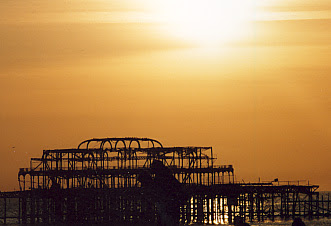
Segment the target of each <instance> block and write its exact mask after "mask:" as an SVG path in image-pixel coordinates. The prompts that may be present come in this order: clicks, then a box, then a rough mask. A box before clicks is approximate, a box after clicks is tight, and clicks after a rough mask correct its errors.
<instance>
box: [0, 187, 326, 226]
mask: <svg viewBox="0 0 331 226" xmlns="http://www.w3.org/2000/svg"><path fill="white" fill-rule="evenodd" d="M320 194H321V195H323V196H325V195H327V194H331V192H320ZM6 215H7V216H9V217H16V219H15V218H7V219H6V225H11V226H16V225H22V224H18V221H17V216H18V199H9V200H7V205H6ZM3 216H4V199H3V198H1V199H0V225H1V224H4V223H5V222H4V219H3ZM301 220H302V221H303V222H304V223H305V225H306V226H319V225H321V226H326V225H328V226H331V217H329V218H327V217H319V218H314V219H308V218H301ZM247 223H248V224H249V225H251V226H268V225H270V226H276V225H278V226H281V225H284V226H285V225H290V226H291V225H292V223H293V219H289V220H281V219H275V221H268V220H266V221H264V222H247ZM28 225H29V224H28ZM34 225H44V224H34ZM59 225H63V224H59ZM102 225H109V224H102ZM131 225H132V224H131ZM191 225H193V226H203V225H207V224H191ZM220 225H229V224H220ZM116 226H117V225H116ZM144 226H149V225H144Z"/></svg>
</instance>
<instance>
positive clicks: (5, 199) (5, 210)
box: [3, 197, 7, 224]
mask: <svg viewBox="0 0 331 226" xmlns="http://www.w3.org/2000/svg"><path fill="white" fill-rule="evenodd" d="M3 201H4V202H3V205H4V213H3V222H4V224H6V223H7V198H6V197H4V198H3Z"/></svg>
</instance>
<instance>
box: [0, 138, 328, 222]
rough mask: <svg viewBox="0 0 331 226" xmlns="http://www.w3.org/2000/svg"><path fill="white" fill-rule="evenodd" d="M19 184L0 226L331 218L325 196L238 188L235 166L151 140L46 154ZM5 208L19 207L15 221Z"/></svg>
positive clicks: (104, 142) (0, 206)
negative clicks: (18, 188) (218, 163)
mask: <svg viewBox="0 0 331 226" xmlns="http://www.w3.org/2000/svg"><path fill="white" fill-rule="evenodd" d="M157 167H159V168H157ZM18 181H19V185H20V190H21V191H19V192H7V193H0V224H1V223H5V224H6V223H7V222H9V221H11V222H10V223H23V224H34V223H45V224H49V223H50V224H59V223H60V224H61V223H64V224H66V223H69V224H75V223H83V224H95V223H109V224H113V225H121V224H122V223H134V224H135V223H143V224H144V223H150V224H152V225H155V224H160V225H162V224H163V225H178V223H181V224H192V223H199V224H203V223H206V224H214V223H215V224H220V223H230V224H231V223H233V222H235V221H236V219H242V220H243V221H264V220H266V219H269V220H272V221H273V220H275V218H282V219H288V218H294V217H298V216H299V217H308V218H312V217H329V216H330V215H331V214H330V213H331V211H330V209H331V208H330V206H331V200H330V196H329V195H328V196H327V199H326V198H323V196H320V195H319V192H317V189H318V186H316V185H300V184H293V183H289V182H288V183H287V184H280V182H279V181H278V180H277V181H274V182H269V183H238V182H235V181H234V169H233V167H232V165H215V158H214V156H213V149H212V148H211V147H163V145H162V144H161V143H160V142H159V141H157V140H154V139H149V138H135V137H127V138H103V139H90V140H86V141H83V142H82V143H80V144H79V145H78V147H77V148H75V149H57V150H44V151H43V154H42V157H41V158H32V159H31V161H30V167H29V168H21V169H20V170H19V173H18ZM2 199H3V202H1V200H2ZM10 202H15V203H17V205H16V206H17V207H18V210H17V211H12V212H15V213H17V215H15V216H13V215H10V214H9V211H8V208H10V205H9V204H8V203H10ZM11 208H12V207H11ZM7 212H8V213H7ZM169 217H170V218H171V219H173V221H172V223H170V222H167V218H168V219H169ZM14 220H17V221H14Z"/></svg>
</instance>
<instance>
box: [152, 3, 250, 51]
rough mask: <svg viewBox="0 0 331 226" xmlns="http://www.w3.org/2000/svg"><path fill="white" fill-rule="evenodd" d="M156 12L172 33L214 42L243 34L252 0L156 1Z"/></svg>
mask: <svg viewBox="0 0 331 226" xmlns="http://www.w3.org/2000/svg"><path fill="white" fill-rule="evenodd" d="M158 13H159V16H160V17H162V20H163V21H164V22H165V23H166V24H167V25H168V31H169V32H170V33H172V34H173V35H175V36H177V37H179V38H181V39H184V40H187V41H192V42H195V43H199V44H203V45H209V44H212V45H214V44H217V43H224V42H228V41H231V40H236V39H240V38H242V36H243V35H244V34H246V33H247V32H248V31H249V29H250V27H249V24H250V23H249V22H250V20H251V18H252V17H253V15H252V14H253V13H254V6H253V1H252V0H176V1H174V0H170V1H169V0H168V1H164V2H161V3H159V12H158Z"/></svg>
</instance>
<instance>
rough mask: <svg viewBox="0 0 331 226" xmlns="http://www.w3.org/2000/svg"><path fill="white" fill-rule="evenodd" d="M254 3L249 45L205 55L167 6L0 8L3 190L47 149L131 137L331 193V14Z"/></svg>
mask: <svg viewBox="0 0 331 226" xmlns="http://www.w3.org/2000/svg"><path fill="white" fill-rule="evenodd" d="M237 1H239V0H237ZM160 2H161V1H160ZM170 2H171V1H170ZM179 2H180V1H179ZM204 2H207V3H208V1H204ZM252 2H253V1H252ZM258 2H259V4H254V11H251V12H250V14H249V17H250V19H249V21H245V26H243V27H238V30H239V31H241V32H238V33H237V30H236V31H235V32H234V33H233V34H231V38H228V39H222V38H223V33H227V32H224V31H223V30H222V31H221V33H220V34H217V35H218V36H219V37H218V36H217V39H216V41H215V40H213V41H211V40H208V39H205V40H203V41H201V39H199V41H198V39H196V37H194V36H195V35H197V33H192V32H191V33H190V34H187V33H186V34H184V35H183V34H181V35H179V34H178V33H176V32H178V29H177V30H176V29H174V27H173V25H174V23H173V22H174V21H172V20H171V19H174V18H176V17H175V16H174V15H172V17H170V16H169V17H167V14H166V13H169V12H174V11H172V10H171V7H173V6H172V5H168V6H170V7H169V8H170V11H168V12H164V10H163V9H164V7H159V6H158V1H149V0H140V1H139V0H126V1H123V0H121V1H112V0H107V1H106V0H98V1H92V0H84V1H81V0H80V1H78V0H74V1H64V0H57V1H50V0H44V1H41V0H26V1H24V2H22V1H17V0H15V1H1V2H0V105H1V106H2V107H1V111H0V125H1V127H0V128H1V130H0V150H1V159H0V169H1V170H0V181H1V184H0V190H14V189H18V183H17V173H18V169H19V168H20V167H28V164H29V159H30V158H31V157H40V156H41V154H42V150H43V149H57V148H71V147H76V145H78V144H79V143H80V141H82V140H85V139H89V138H93V137H122V136H137V137H150V138H154V139H157V140H160V141H161V142H162V143H163V145H164V146H186V145H189V146H212V147H213V150H214V151H215V152H216V155H217V157H218V162H217V164H233V165H234V167H235V172H236V177H237V180H240V181H241V180H242V179H244V180H245V181H246V182H247V181H252V182H253V181H254V182H256V181H258V179H259V177H260V178H261V180H263V181H268V180H273V179H274V178H279V180H281V181H282V180H309V182H310V183H312V184H319V185H320V186H321V190H331V181H330V178H331V173H330V172H331V164H330V159H331V152H330V148H331V134H330V132H331V129H330V128H331V118H330V115H331V93H330V88H329V87H330V84H331V76H330V75H331V64H330V59H331V3H330V1H328V0H317V1H313V2H312V1H308V0H300V1H299V0H291V1H283V0H268V1H267V0H265V1H262V0H261V1H258ZM253 3H254V2H253ZM312 3H314V4H312ZM187 7H189V6H187ZM204 8H205V9H206V10H208V5H207V6H206V5H205V6H204ZM162 10H163V11H162ZM168 10H169V9H168ZM180 10H184V9H181V8H177V9H176V10H175V11H176V12H177V13H178V12H179V13H180V12H181V11H180ZM186 10H187V9H186ZM161 12H163V13H165V14H162V13H161ZM185 12H186V11H185ZM194 12H195V11H194ZM183 13H184V12H183ZM195 13H196V12H195ZM199 16H200V17H202V18H203V17H204V12H201V13H199ZM233 16H236V14H235V12H234V13H233ZM168 19H169V21H168ZM222 19H223V20H226V21H228V20H229V21H231V20H230V18H222ZM188 21H191V20H188ZM192 21H196V22H195V23H199V21H200V20H197V19H196V18H194V20H193V19H192ZM201 21H203V20H201ZM185 23H187V21H185ZM229 23H230V22H229ZM186 25H187V24H185V26H186ZM195 25H196V26H194V24H193V25H192V27H193V28H199V29H202V28H201V27H199V26H197V24H195ZM187 26H189V25H187ZM232 27H235V26H232ZM212 28H214V29H215V27H212ZM235 28H236V27H235ZM195 32H196V30H195ZM197 32H199V30H198V31H197ZM206 32H208V31H206ZM213 34H214V33H213ZM207 44H208V45H207Z"/></svg>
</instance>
